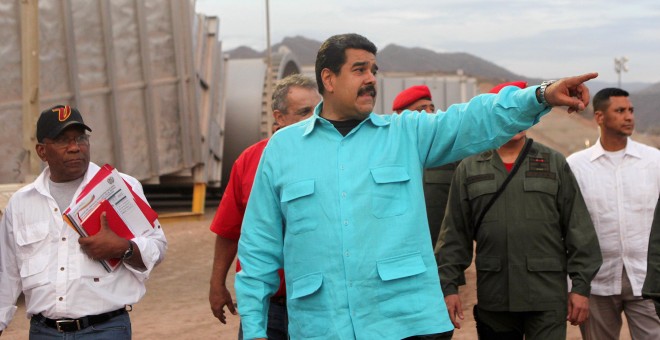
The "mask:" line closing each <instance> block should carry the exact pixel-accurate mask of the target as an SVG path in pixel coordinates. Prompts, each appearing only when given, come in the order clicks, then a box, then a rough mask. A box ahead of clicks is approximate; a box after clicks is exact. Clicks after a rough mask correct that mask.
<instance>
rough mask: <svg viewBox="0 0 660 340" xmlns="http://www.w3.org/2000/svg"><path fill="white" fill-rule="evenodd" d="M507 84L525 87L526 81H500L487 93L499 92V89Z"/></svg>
mask: <svg viewBox="0 0 660 340" xmlns="http://www.w3.org/2000/svg"><path fill="white" fill-rule="evenodd" d="M507 86H518V87H519V88H521V89H524V88H526V87H527V82H526V81H510V82H506V83H502V84H499V85H496V86H495V87H493V88H492V89H490V91H488V93H500V90H501V89H503V88H505V87H507Z"/></svg>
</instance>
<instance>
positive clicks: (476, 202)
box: [466, 174, 497, 222]
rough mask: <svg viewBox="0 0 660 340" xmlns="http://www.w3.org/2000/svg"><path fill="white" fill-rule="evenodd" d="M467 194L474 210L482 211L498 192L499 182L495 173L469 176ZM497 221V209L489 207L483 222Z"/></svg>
mask: <svg viewBox="0 0 660 340" xmlns="http://www.w3.org/2000/svg"><path fill="white" fill-rule="evenodd" d="M466 183H467V195H468V200H469V201H470V206H471V207H472V209H473V211H476V212H479V213H481V211H482V209H483V208H484V207H485V206H486V204H488V202H489V201H490V200H491V198H492V197H493V195H494V194H495V192H497V182H496V181H495V175H494V174H484V175H477V176H471V177H468V178H467V180H466ZM489 221H497V209H489V210H488V212H487V213H486V216H484V219H483V221H482V222H489Z"/></svg>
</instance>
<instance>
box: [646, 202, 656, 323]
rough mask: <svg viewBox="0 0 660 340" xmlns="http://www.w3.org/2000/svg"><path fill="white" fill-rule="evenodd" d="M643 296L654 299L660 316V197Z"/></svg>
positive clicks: (653, 226) (653, 224) (652, 226)
mask: <svg viewBox="0 0 660 340" xmlns="http://www.w3.org/2000/svg"><path fill="white" fill-rule="evenodd" d="M642 296H643V297H644V298H645V299H651V300H653V303H654V304H655V313H656V314H658V317H660V198H658V203H656V205H655V215H654V216H653V223H652V224H651V236H650V238H649V253H648V261H647V264H646V278H645V279H644V286H643V287H642Z"/></svg>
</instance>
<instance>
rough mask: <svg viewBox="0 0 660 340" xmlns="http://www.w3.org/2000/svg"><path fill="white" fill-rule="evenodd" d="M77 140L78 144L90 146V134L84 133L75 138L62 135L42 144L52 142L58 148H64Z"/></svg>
mask: <svg viewBox="0 0 660 340" xmlns="http://www.w3.org/2000/svg"><path fill="white" fill-rule="evenodd" d="M72 141H73V142H75V143H76V145H78V146H89V135H87V134H82V135H80V136H77V137H74V138H66V137H65V136H60V137H58V138H55V139H53V141H52V142H43V143H41V144H50V145H52V146H54V147H56V148H58V149H64V148H67V147H69V145H71V142H72Z"/></svg>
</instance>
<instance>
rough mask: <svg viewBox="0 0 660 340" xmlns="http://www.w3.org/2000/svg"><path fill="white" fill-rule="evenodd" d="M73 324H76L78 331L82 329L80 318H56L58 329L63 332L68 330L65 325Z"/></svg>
mask: <svg viewBox="0 0 660 340" xmlns="http://www.w3.org/2000/svg"><path fill="white" fill-rule="evenodd" d="M69 324H72V325H75V326H76V328H77V329H76V331H79V330H80V320H71V319H67V320H56V321H55V327H56V328H57V331H58V332H60V333H62V332H67V331H66V330H64V329H63V327H66V326H67V325H69Z"/></svg>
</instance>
